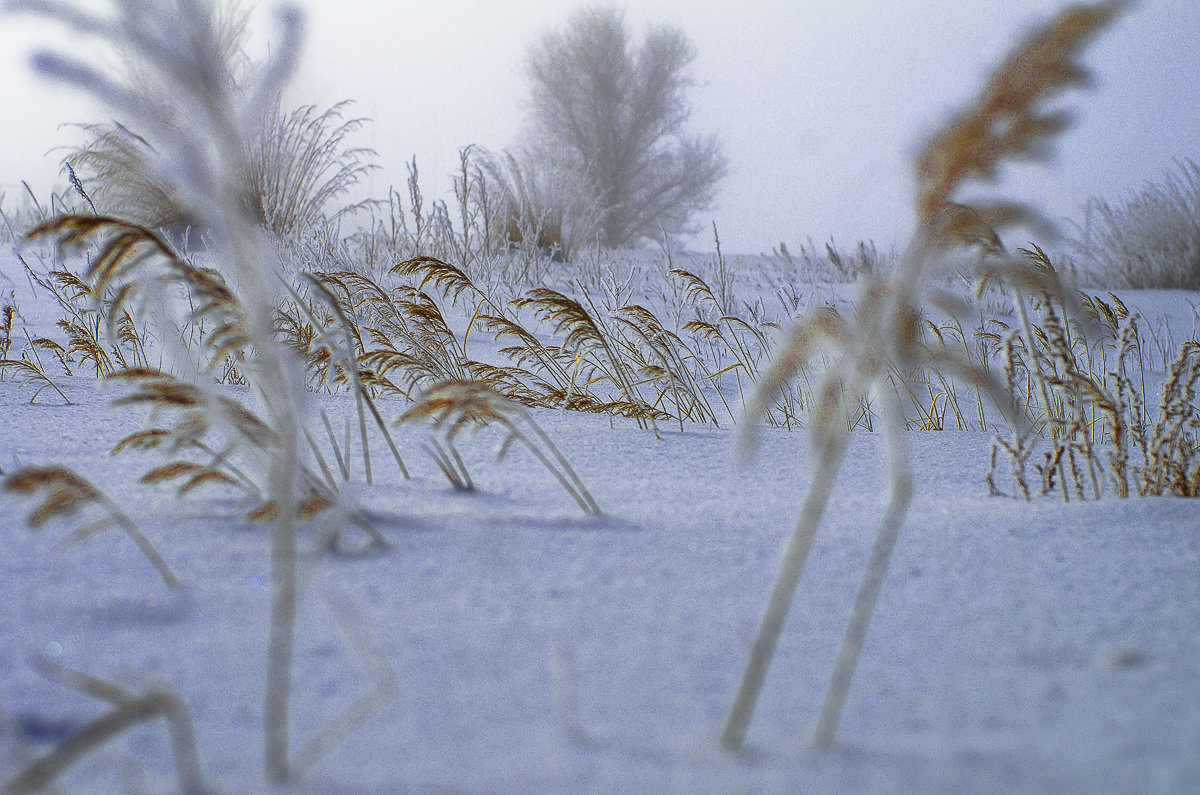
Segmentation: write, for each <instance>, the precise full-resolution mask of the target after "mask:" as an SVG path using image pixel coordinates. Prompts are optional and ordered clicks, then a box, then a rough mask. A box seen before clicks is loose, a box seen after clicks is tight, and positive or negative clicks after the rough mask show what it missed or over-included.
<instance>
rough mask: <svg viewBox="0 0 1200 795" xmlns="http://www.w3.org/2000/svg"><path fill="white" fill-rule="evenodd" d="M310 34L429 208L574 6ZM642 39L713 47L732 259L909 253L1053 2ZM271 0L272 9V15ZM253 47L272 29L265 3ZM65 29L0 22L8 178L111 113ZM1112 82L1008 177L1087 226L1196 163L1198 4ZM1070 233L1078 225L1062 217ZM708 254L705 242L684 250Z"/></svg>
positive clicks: (1139, 24)
mask: <svg viewBox="0 0 1200 795" xmlns="http://www.w3.org/2000/svg"><path fill="white" fill-rule="evenodd" d="M300 5H301V6H302V7H303V8H305V9H306V10H307V12H308V23H309V37H308V44H307V50H306V53H305V57H304V61H303V67H302V69H301V72H300V74H299V75H298V77H297V79H296V81H295V83H294V85H293V88H292V92H291V97H292V100H293V101H294V102H295V103H296V104H300V103H316V104H319V105H328V104H331V103H333V102H336V101H338V100H341V99H353V100H355V101H356V103H357V104H356V106H355V107H354V111H353V112H354V113H356V114H359V115H365V116H370V117H373V118H374V120H375V122H374V124H373V125H371V126H370V127H369V128H368V129H367V130H365V131H364V132H363V133H362V134H361V135H360V137H359V138H358V139H357V141H358V142H359V143H361V144H362V145H366V146H371V147H373V148H374V149H376V150H377V151H378V152H379V162H380V164H381V165H382V166H383V170H382V171H381V172H379V173H377V174H376V175H375V176H374V178H373V180H372V185H371V187H372V193H373V194H374V195H378V196H383V195H385V194H386V190H387V186H388V185H389V184H394V185H396V186H397V187H398V188H401V190H402V192H403V186H404V179H405V163H406V161H408V160H409V159H411V158H412V157H413V156H414V155H415V156H416V158H417V163H418V166H419V167H420V171H421V176H422V188H423V190H424V192H425V194H426V197H427V199H428V198H435V197H444V196H446V195H448V194H449V191H450V174H451V172H452V171H453V170H454V169H455V168H456V166H457V159H458V155H457V152H458V150H459V149H460V148H461V147H463V146H466V145H468V144H477V145H480V146H483V147H487V148H490V149H497V150H498V149H503V148H505V147H507V146H510V145H512V144H514V143H515V142H516V141H517V139H518V133H519V129H520V126H521V122H522V115H523V113H522V103H523V101H524V97H525V84H524V81H523V78H522V73H521V64H522V61H523V59H524V57H525V53H526V50H527V48H528V46H529V45H530V43H531V42H533V41H535V40H536V39H537V38H538V37H539V35H540V34H541V33H542V32H544V31H546V30H548V29H550V28H553V27H559V26H561V25H562V24H563V23H564V22H565V20H566V19H567V18H568V16H569V15H570V13H571V11H572V10H574V9H575V8H576V7H577V4H575V3H571V2H561V1H560V0H438V1H437V2H426V3H408V2H403V3H402V2H396V1H395V0H306V2H302V3H300ZM618 5H619V6H620V7H622V8H624V9H625V10H626V12H627V17H628V19H629V22H630V23H631V28H632V30H633V32H634V35H635V37H639V38H640V34H641V32H642V31H643V30H644V28H645V26H646V25H647V24H649V23H667V24H672V25H676V26H679V27H681V28H682V29H683V30H684V32H685V33H686V35H687V36H688V38H689V39H690V40H691V42H692V43H693V45H694V46H695V47H696V49H697V50H698V57H697V59H696V61H695V62H694V64H693V67H692V70H693V76H694V78H695V81H696V86H695V87H694V89H693V90H692V91H691V93H690V98H691V101H692V104H693V107H694V113H693V118H692V129H693V130H694V131H697V132H709V131H711V132H716V133H718V134H719V135H720V136H721V138H722V140H723V141H724V147H725V153H726V155H727V157H728V159H729V165H730V174H729V177H728V178H727V179H726V180H725V182H724V183H723V184H722V188H721V191H720V193H719V195H718V198H717V203H718V205H717V208H716V209H715V211H714V212H712V213H710V214H709V215H708V216H706V217H704V218H703V219H702V221H703V223H704V224H705V226H706V227H710V222H711V221H712V220H715V221H716V223H717V226H718V229H719V231H720V235H721V242H722V247H723V249H724V250H725V251H726V252H727V253H748V254H749V253H759V252H763V251H769V250H770V249H771V247H772V246H775V245H777V244H778V243H779V242H780V241H783V242H786V243H787V244H788V245H789V247H791V248H793V249H795V248H797V247H798V246H799V244H800V243H802V242H804V241H806V240H808V239H809V238H812V239H813V240H814V241H815V242H817V243H821V242H822V241H824V240H827V239H828V238H829V237H830V236H832V237H834V238H836V240H837V242H838V243H839V245H842V246H844V247H850V246H853V244H854V243H855V242H856V241H858V240H874V241H875V242H876V244H877V245H878V246H879V247H880V248H882V249H887V248H891V247H893V246H895V247H901V246H902V245H903V243H904V241H905V239H906V238H907V236H908V234H909V231H910V229H911V217H912V198H911V196H912V182H911V178H910V171H911V162H912V158H913V154H914V152H915V151H916V150H917V149H918V147H919V146H920V144H921V142H922V141H923V140H924V138H925V137H926V136H927V135H928V134H929V133H931V132H932V131H934V130H936V129H937V128H938V126H939V124H940V123H941V122H942V121H943V120H944V119H945V118H946V117H947V116H948V115H949V114H950V113H952V112H954V111H956V110H958V109H959V108H961V107H963V106H964V105H965V104H966V103H968V102H969V101H970V100H971V99H972V98H973V97H974V96H975V95H976V93H977V92H978V90H979V88H980V86H981V85H982V83H983V81H984V79H985V78H986V76H987V75H988V74H989V72H990V70H991V68H992V66H993V65H995V64H996V63H997V62H998V61H999V60H1000V59H1001V58H1002V57H1003V56H1004V55H1005V54H1006V53H1007V52H1008V51H1009V50H1010V49H1011V48H1012V46H1013V45H1014V44H1015V43H1016V41H1017V40H1018V39H1019V38H1020V37H1021V36H1022V35H1023V34H1025V33H1027V32H1028V31H1030V30H1031V29H1032V28H1033V27H1035V26H1036V25H1037V24H1038V23H1039V22H1041V21H1044V20H1046V19H1048V18H1049V17H1050V16H1051V15H1053V14H1054V13H1055V12H1056V11H1057V10H1059V9H1061V8H1062V7H1064V5H1065V3H1063V2H1057V1H1056V0H978V1H977V2H969V1H968V0H903V2H900V1H898V0H740V2H736V3H735V2H732V1H731V0H727V1H725V2H717V0H626V2H624V3H619V4H618ZM272 6H273V4H272V3H271V2H269V0H264V2H262V3H260V9H261V10H267V9H270V8H271V7H272ZM256 19H257V22H256V27H255V30H256V37H257V39H258V40H260V41H265V40H268V39H269V36H270V34H271V28H270V21H269V17H268V16H267V15H266V14H259V15H258V16H257V17H256ZM52 33H54V31H53V29H52V28H51V27H48V26H47V25H45V24H43V23H34V22H32V21H30V20H29V19H27V18H25V17H0V70H2V71H0V74H3V75H5V80H4V82H3V84H0V120H2V121H0V129H3V130H4V136H3V146H2V148H0V190H4V191H6V192H7V193H8V199H6V202H12V201H14V198H13V197H14V196H15V195H16V193H17V191H19V190H20V187H19V183H20V181H21V180H23V179H24V180H28V181H30V182H31V183H32V184H33V186H34V188H35V189H36V190H37V191H38V192H39V195H40V196H44V195H45V193H46V191H47V190H48V189H49V186H50V185H51V184H52V183H53V181H54V179H55V175H56V173H57V170H58V161H59V160H60V159H61V152H51V153H50V154H47V151H48V150H50V149H51V148H52V147H55V146H63V145H67V144H70V143H72V142H73V141H76V140H78V139H77V136H76V134H74V133H73V132H72V131H71V130H70V129H59V127H58V125H59V123H60V122H69V121H91V120H98V121H99V120H107V118H108V117H107V116H106V115H104V114H103V113H102V112H101V111H98V110H97V109H96V108H95V107H94V106H91V105H90V104H88V103H87V102H85V101H83V100H81V99H80V97H79V96H78V95H77V94H73V93H72V92H71V91H70V90H69V89H64V88H60V87H57V86H53V85H47V84H46V83H44V82H42V81H41V80H38V79H36V78H34V77H32V76H30V74H29V71H28V69H27V67H26V66H25V61H26V60H27V54H28V51H29V49H30V43H31V42H32V41H35V40H37V41H42V42H44V41H46V39H47V36H49V35H50V34H52ZM1087 63H1088V64H1089V65H1090V66H1091V67H1092V69H1093V71H1094V73H1095V79H1096V87H1095V89H1094V90H1092V91H1089V92H1077V93H1073V94H1071V95H1069V96H1068V97H1066V98H1065V102H1064V104H1065V105H1066V106H1068V107H1070V108H1073V109H1075V110H1077V111H1078V124H1077V126H1076V127H1075V128H1074V129H1073V130H1072V131H1071V132H1070V133H1069V134H1067V135H1066V136H1064V137H1063V138H1062V139H1060V141H1059V143H1058V145H1057V146H1056V152H1057V157H1056V161H1055V162H1054V163H1053V164H1052V165H1051V166H1050V167H1046V166H1042V165H1032V166H1021V167H1018V168H1016V169H1014V170H1012V171H1011V172H1010V174H1009V178H1008V179H1006V181H1005V182H1004V183H1002V184H1001V185H1000V187H999V191H1000V193H1001V194H1002V195H1004V196H1006V197H1011V198H1016V199H1025V200H1032V201H1033V202H1034V203H1035V204H1036V205H1038V206H1040V207H1041V208H1043V210H1045V211H1046V212H1047V213H1049V214H1050V215H1051V216H1052V217H1056V218H1059V217H1070V218H1074V219H1082V208H1083V207H1084V205H1085V203H1086V202H1087V200H1088V197H1089V196H1100V197H1104V198H1108V199H1119V198H1121V197H1122V196H1123V195H1126V194H1128V193H1129V192H1131V191H1134V190H1136V189H1138V188H1140V187H1141V186H1142V185H1143V184H1144V183H1145V182H1146V181H1147V180H1158V179H1161V177H1162V176H1163V174H1164V173H1165V172H1167V171H1170V170H1171V169H1173V167H1174V166H1173V161H1174V160H1176V159H1181V158H1191V159H1193V160H1197V161H1200V79H1198V76H1200V2H1197V0H1143V2H1141V3H1139V4H1137V5H1136V6H1135V7H1134V8H1133V9H1132V10H1131V11H1130V12H1129V13H1128V14H1127V15H1126V16H1125V17H1124V18H1123V19H1121V20H1120V21H1119V22H1118V23H1117V24H1116V25H1115V26H1114V27H1113V28H1111V29H1110V30H1109V31H1107V32H1106V33H1105V34H1103V36H1102V37H1101V38H1100V39H1098V40H1097V41H1096V42H1095V43H1094V44H1093V46H1092V48H1091V49H1090V50H1089V54H1088V57H1087ZM1067 229H1068V231H1069V227H1067ZM690 242H691V244H692V246H693V247H694V248H696V249H699V250H710V249H711V248H712V239H711V232H710V231H709V232H706V233H705V234H702V235H700V236H698V237H697V238H695V239H694V240H692V241H690Z"/></svg>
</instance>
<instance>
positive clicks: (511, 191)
mask: <svg viewBox="0 0 1200 795" xmlns="http://www.w3.org/2000/svg"><path fill="white" fill-rule="evenodd" d="M479 158H480V163H481V166H482V169H483V173H484V175H485V178H486V179H487V182H488V187H489V191H490V192H491V194H492V195H493V196H495V197H499V199H498V201H499V210H498V212H497V213H496V214H495V215H494V216H493V218H492V223H493V224H495V225H497V226H498V227H499V228H498V229H496V230H495V231H496V233H497V237H498V238H499V239H500V240H504V241H506V242H507V244H508V245H510V246H512V247H515V248H521V247H525V248H532V249H536V250H537V251H540V252H542V253H544V254H546V255H548V256H549V257H550V258H551V259H553V260H556V261H563V262H565V261H567V260H570V259H571V256H572V254H573V253H574V252H576V251H577V250H578V248H579V247H580V246H581V245H585V244H587V243H589V242H594V241H595V240H596V236H597V235H598V234H599V231H600V224H599V221H600V215H601V214H600V211H599V209H598V207H597V205H596V204H595V202H594V201H592V200H591V199H590V198H589V197H590V191H589V189H588V185H587V184H586V182H585V181H584V179H583V177H582V176H581V175H579V174H577V173H576V172H574V171H572V170H571V169H569V168H560V167H556V163H557V159H556V158H555V157H554V156H553V155H552V154H549V153H547V152H545V151H541V152H538V153H531V152H529V151H526V150H519V151H517V152H515V153H514V152H505V153H503V154H494V153H490V152H485V153H481V154H480V156H479Z"/></svg>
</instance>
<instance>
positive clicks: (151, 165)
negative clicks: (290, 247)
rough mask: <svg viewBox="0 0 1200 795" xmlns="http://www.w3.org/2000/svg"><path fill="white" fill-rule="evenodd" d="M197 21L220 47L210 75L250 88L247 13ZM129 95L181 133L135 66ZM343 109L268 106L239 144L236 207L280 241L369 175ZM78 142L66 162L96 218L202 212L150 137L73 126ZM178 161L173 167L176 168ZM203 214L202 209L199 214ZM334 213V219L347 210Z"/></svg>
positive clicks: (206, 13)
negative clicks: (241, 166) (81, 136)
mask: <svg viewBox="0 0 1200 795" xmlns="http://www.w3.org/2000/svg"><path fill="white" fill-rule="evenodd" d="M199 8H200V9H201V10H202V16H201V17H200V18H199V22H200V23H201V24H206V25H207V26H208V27H209V36H210V37H211V40H212V41H213V42H215V44H216V46H217V47H218V49H217V50H215V52H214V55H216V56H219V58H220V59H221V60H220V63H219V64H218V67H217V68H218V69H219V70H220V72H221V77H222V80H223V82H225V83H226V84H227V85H228V86H229V87H230V89H231V90H232V91H233V92H234V93H235V94H245V93H247V91H248V90H250V83H249V77H248V76H249V75H252V74H253V70H252V68H251V65H250V59H249V56H248V55H246V52H245V49H244V47H245V44H246V40H247V31H248V27H247V22H248V13H247V12H246V11H245V10H243V8H242V7H241V6H240V5H239V4H238V3H236V2H224V3H212V4H204V5H202V6H199ZM123 79H124V81H125V83H126V84H127V86H128V89H129V90H130V91H131V92H132V93H135V94H137V95H138V96H142V97H144V98H145V100H146V102H148V103H151V104H154V105H156V106H159V107H160V108H161V117H162V119H163V120H164V121H165V122H166V123H167V124H168V126H169V127H170V128H171V129H175V130H177V131H178V134H180V135H187V134H188V133H187V129H188V121H187V114H186V113H184V112H183V111H182V110H181V109H180V108H178V107H177V104H178V103H177V101H176V99H175V97H174V95H173V94H172V90H173V87H172V86H164V85H162V84H161V83H160V82H156V80H155V79H154V77H153V75H152V73H151V72H149V71H147V70H146V69H145V68H144V67H142V66H135V65H129V66H127V67H126V68H125V74H124V78H123ZM347 104H348V103H346V102H342V103H339V104H337V105H334V106H333V107H330V108H328V109H326V110H324V111H319V110H318V109H317V108H315V107H313V106H311V105H309V106H302V107H299V108H296V109H294V110H291V111H284V110H283V109H282V108H281V107H280V105H279V104H278V101H276V102H274V103H271V104H270V105H269V106H268V110H267V112H266V113H265V114H263V117H262V119H261V120H260V122H259V131H258V134H256V135H255V136H253V137H252V138H250V139H248V140H247V141H245V145H247V146H248V147H249V151H247V152H246V153H245V158H244V162H245V163H246V168H245V170H244V172H243V173H241V174H240V175H239V178H238V182H239V184H238V185H237V190H238V193H239V194H240V202H241V205H242V206H241V209H242V210H243V212H244V213H245V214H246V217H247V218H249V219H250V220H251V221H252V222H253V223H254V224H256V225H257V226H260V227H262V228H264V229H267V230H269V231H270V232H273V233H275V234H277V235H280V236H288V235H291V234H293V233H295V232H296V231H299V230H300V229H305V228H309V227H312V226H313V225H315V224H317V223H319V222H320V221H322V220H324V219H326V218H327V216H326V212H325V210H326V207H327V205H328V204H329V201H330V200H331V199H333V198H335V197H338V196H342V195H343V194H345V193H347V192H348V191H349V190H350V189H351V188H352V187H353V186H354V185H355V184H356V183H357V182H358V180H359V179H360V178H361V177H362V176H363V175H364V174H365V173H367V172H368V171H370V170H372V169H374V168H376V166H375V165H374V164H373V163H371V162H370V158H371V157H372V156H373V155H374V152H372V151H371V150H369V149H364V148H353V147H350V146H348V145H347V138H348V137H349V136H350V135H352V134H353V133H354V132H356V131H357V130H358V129H359V128H360V127H362V125H363V124H364V123H365V120H364V119H349V120H343V118H342V114H343V112H344V110H345V108H346V106H347ZM81 126H82V129H83V131H84V133H85V136H86V137H85V141H84V143H82V144H81V145H80V146H79V147H78V148H77V149H75V150H74V151H73V152H72V153H70V154H69V155H68V156H67V158H66V162H67V164H68V165H70V166H71V167H72V168H74V169H75V170H76V171H77V172H78V173H79V174H80V176H82V177H83V184H84V186H85V187H86V189H87V190H88V191H89V193H90V194H91V197H92V199H94V200H95V205H96V209H97V210H98V211H99V212H102V213H108V214H112V215H116V216H119V217H121V218H124V219H125V220H128V221H131V222H133V223H136V224H140V225H143V226H147V227H151V228H161V227H182V226H191V225H195V224H196V222H197V217H198V216H199V215H202V213H201V212H197V208H193V207H189V206H188V203H187V201H186V200H185V196H186V195H187V192H186V191H184V190H181V185H180V184H179V183H180V178H179V175H178V174H177V173H176V170H175V169H172V168H171V167H169V166H166V167H165V166H164V163H163V160H162V157H161V156H160V153H159V151H158V149H159V147H156V146H155V141H154V140H153V139H154V137H155V136H154V135H151V134H146V136H143V134H142V133H143V132H145V131H138V130H135V129H134V127H136V125H133V126H132V127H131V126H126V125H125V124H122V123H121V122H119V121H118V122H113V123H111V124H85V125H81ZM176 165H177V164H176ZM200 209H203V208H200ZM351 209H354V205H352V206H351V207H349V208H342V209H340V210H339V211H337V212H336V213H334V217H336V216H337V215H341V214H342V213H344V212H346V211H347V210H351Z"/></svg>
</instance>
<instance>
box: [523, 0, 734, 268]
mask: <svg viewBox="0 0 1200 795" xmlns="http://www.w3.org/2000/svg"><path fill="white" fill-rule="evenodd" d="M695 56H696V52H695V49H694V48H693V47H692V46H691V44H690V43H689V42H688V40H687V38H686V37H685V36H684V35H683V32H682V31H681V30H679V29H678V28H674V27H669V26H659V27H654V28H652V29H650V30H649V31H648V32H647V34H646V36H645V38H644V39H643V41H642V42H641V44H640V45H635V44H634V43H633V42H632V40H631V37H630V32H629V27H628V25H627V24H626V21H625V17H624V14H623V13H622V12H620V11H618V10H616V9H615V8H609V7H600V8H587V9H584V10H582V11H579V12H577V13H576V14H575V15H574V16H572V17H571V18H570V20H569V21H568V23H567V25H566V27H565V28H564V29H562V30H557V31H553V32H550V33H548V34H546V35H545V36H544V37H543V38H542V39H541V40H540V41H538V42H537V43H536V44H535V45H534V46H533V47H532V48H531V49H530V52H529V57H528V60H527V62H526V72H527V75H528V78H529V81H530V107H529V113H530V119H529V121H530V128H531V129H530V132H531V134H532V136H533V145H534V151H536V149H537V148H539V147H540V148H542V149H543V150H544V151H553V152H566V153H567V155H568V156H569V161H568V162H569V163H570V164H571V167H572V168H574V169H576V170H577V171H578V172H579V174H580V175H581V176H582V177H583V178H584V183H585V184H587V185H588V186H590V190H591V191H592V192H593V197H592V198H593V200H594V201H595V204H596V207H597V209H598V210H599V211H600V213H601V221H600V242H601V243H602V244H603V245H605V246H610V247H611V246H622V245H629V244H632V243H635V242H637V241H638V240H639V239H642V238H646V237H654V236H657V235H659V234H661V231H663V230H665V231H666V232H667V233H670V234H677V233H681V232H687V231H691V226H690V220H691V218H692V217H693V216H694V215H695V214H696V213H697V212H703V211H705V210H707V209H709V208H710V207H711V206H712V202H713V198H714V197H715V195H716V190H717V183H718V182H720V180H721V178H722V177H723V176H724V175H725V171H726V166H725V158H724V156H723V155H722V153H721V147H720V143H719V142H718V140H717V139H716V137H715V136H711V135H709V136H694V135H688V134H686V133H685V131H684V127H685V125H686V123H687V121H688V117H689V116H690V115H691V105H690V104H689V102H688V101H687V98H686V96H685V94H686V91H687V89H688V88H689V87H690V86H691V85H692V80H691V78H690V76H689V75H688V71H687V68H688V66H689V65H690V64H691V62H692V61H693V59H694V58H695ZM560 162H561V161H560ZM560 167H561V166H560Z"/></svg>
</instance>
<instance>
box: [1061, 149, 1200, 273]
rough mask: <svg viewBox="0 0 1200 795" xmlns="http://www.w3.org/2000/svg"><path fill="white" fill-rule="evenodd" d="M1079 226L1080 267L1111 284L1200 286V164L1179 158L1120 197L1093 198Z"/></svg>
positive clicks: (1076, 249)
mask: <svg viewBox="0 0 1200 795" xmlns="http://www.w3.org/2000/svg"><path fill="white" fill-rule="evenodd" d="M1078 231H1079V234H1078V235H1077V236H1076V239H1075V240H1074V241H1073V249H1074V254H1075V256H1076V257H1077V258H1078V261H1079V263H1080V267H1081V269H1082V270H1083V272H1084V274H1085V275H1086V276H1087V277H1088V278H1089V279H1091V280H1094V281H1096V282H1098V283H1100V284H1102V285H1103V286H1105V287H1109V288H1114V289H1115V288H1122V287H1123V288H1136V289H1152V288H1161V289H1184V290H1200V166H1197V165H1196V164H1195V163H1194V162H1192V161H1191V160H1186V159H1185V160H1179V161H1177V162H1176V164H1175V170H1174V171H1173V172H1170V173H1168V174H1166V175H1165V176H1164V177H1163V178H1162V179H1161V180H1159V181H1157V182H1149V183H1147V184H1146V185H1145V186H1144V187H1143V188H1142V189H1141V190H1140V191H1137V192H1135V193H1132V194H1131V195H1129V196H1127V197H1125V198H1123V199H1121V200H1119V201H1116V202H1109V201H1104V200H1099V199H1097V200H1094V201H1091V202H1089V203H1088V206H1087V218H1086V220H1085V223H1084V225H1083V227H1082V229H1080V230H1078Z"/></svg>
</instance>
